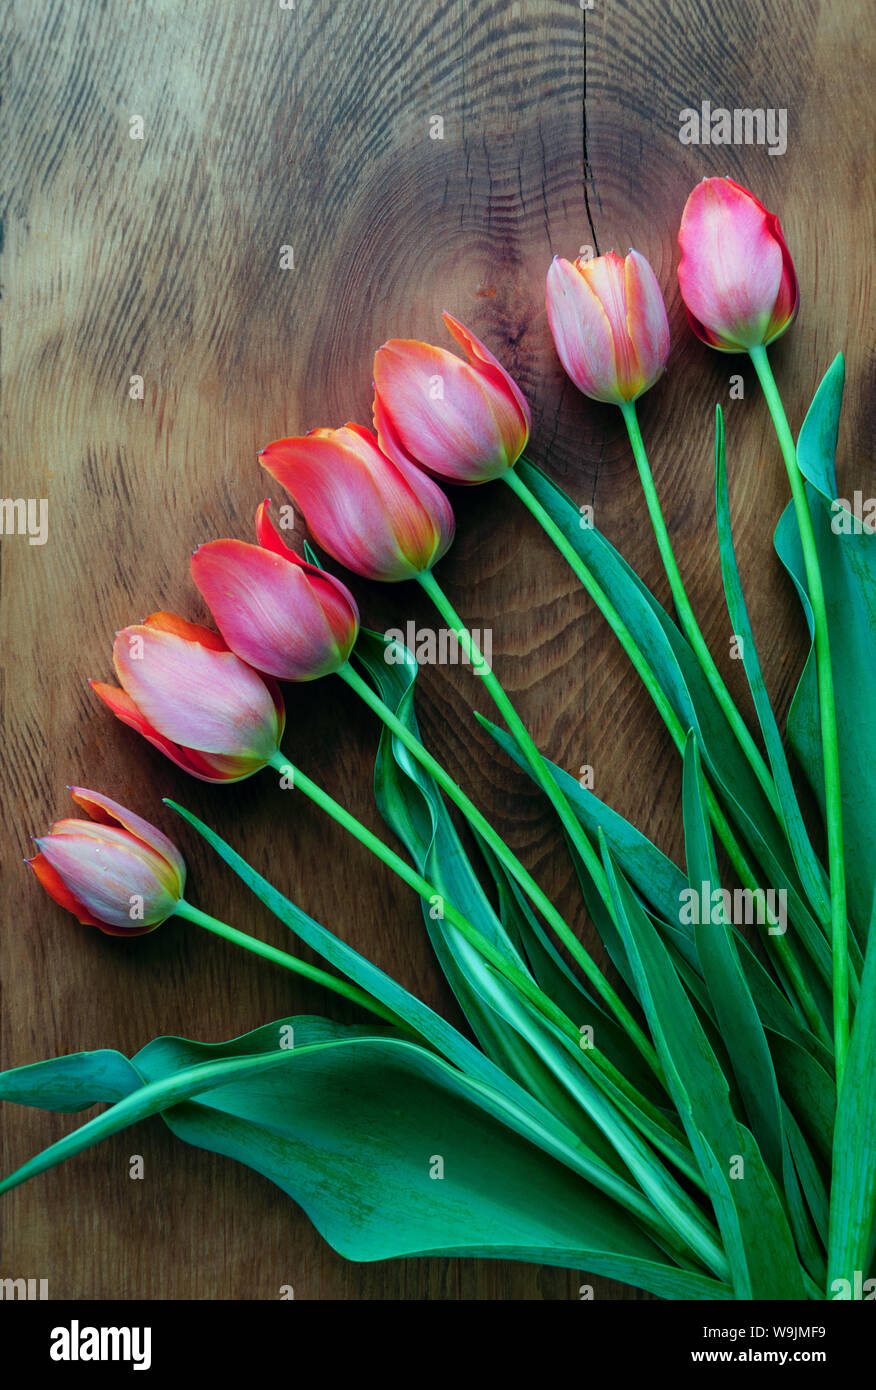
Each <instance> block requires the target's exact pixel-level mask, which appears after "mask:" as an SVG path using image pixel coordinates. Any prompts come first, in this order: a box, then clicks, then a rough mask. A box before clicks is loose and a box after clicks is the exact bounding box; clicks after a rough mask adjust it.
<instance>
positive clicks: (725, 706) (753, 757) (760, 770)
mask: <svg viewBox="0 0 876 1390" xmlns="http://www.w3.org/2000/svg"><path fill="white" fill-rule="evenodd" d="M620 412H621V414H622V415H623V417H624V424H625V425H626V427H627V434H628V435H629V437H630V444H631V445H632V449H633V457H634V458H635V460H636V467H637V468H638V470H639V478H640V480H641V483H642V491H643V493H644V495H645V503H646V505H647V507H648V515H649V516H650V518H651V525H652V527H653V529H654V536H655V538H656V540H657V548H658V550H659V551H660V558H661V560H662V561H663V568H664V570H665V571H666V577H667V579H668V580H669V588H670V590H671V592H672V600H673V602H674V604H675V609H676V612H677V613H678V617H679V620H680V622H681V626H682V629H683V630H684V633H685V635H686V637H687V640H688V641H689V642H690V644H691V647H692V648H693V651H694V655H695V656H696V658H697V660H698V661H699V663H700V666H701V668H702V671H703V674H704V675H705V677H706V680H707V681H708V683H709V686H710V687H711V690H712V693H713V694H714V696H715V699H716V700H717V701H718V704H719V705H720V706H721V709H722V710H723V712H724V715H725V717H726V719H727V722H728V724H729V725H730V727H731V729H732V730H733V732H734V734H735V735H736V738H737V740H738V742H739V746H740V748H741V749H742V751H743V753H744V754H745V756H746V758H747V759H748V762H749V764H750V765H751V769H752V771H753V773H754V775H755V777H756V778H757V780H758V782H759V783H760V785H761V787H762V788H763V792H764V795H765V796H766V798H767V801H768V802H769V804H770V806H771V807H772V809H773V811H774V812H775V815H776V818H777V820H778V822H779V824H780V825H782V826H784V816H783V814H782V806H781V801H780V800H779V794H778V791H777V789H776V784H775V781H774V780H773V776H772V773H771V772H770V770H769V768H768V767H767V765H766V761H765V760H764V758H763V757H762V756H761V753H760V750H759V749H758V747H757V744H756V743H755V741H754V739H753V738H752V736H751V733H750V732H749V729H748V726H747V725H746V723H745V720H744V719H743V718H742V715H741V714H740V713H739V710H738V709H737V708H736V705H735V704H734V702H733V696H732V695H731V694H730V691H729V690H728V689H727V686H726V685H725V683H724V679H723V677H722V675H721V673H720V671H719V670H718V668H717V666H716V665H715V660H714V657H713V656H712V653H711V652H710V651H709V648H708V646H707V645H706V640H705V638H704V637H703V634H702V632H701V631H700V626H699V623H698V622H697V620H696V615H695V614H694V611H693V609H692V608H691V605H690V600H689V598H688V596H687V592H686V590H685V587H684V581H683V580H682V577H681V571H680V570H679V568H678V564H677V562H676V559H675V554H674V552H673V549H672V543H671V541H670V539H669V532H668V531H667V529H666V522H665V521H664V519H663V512H662V510H661V508H660V499H659V497H658V496H657V489H656V487H655V486H654V478H653V475H652V473H651V466H650V464H649V463H648V455H647V454H646V452H645V444H644V441H643V439H642V432H641V430H640V429H639V420H638V417H637V415H636V407H635V403H634V402H633V401H626V402H625V403H624V404H623V405H622V406H621V407H620Z"/></svg>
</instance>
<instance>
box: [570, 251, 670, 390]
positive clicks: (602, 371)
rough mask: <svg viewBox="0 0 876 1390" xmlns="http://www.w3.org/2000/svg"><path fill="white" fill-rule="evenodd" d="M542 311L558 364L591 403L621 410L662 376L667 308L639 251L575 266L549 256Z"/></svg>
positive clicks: (666, 345)
mask: <svg viewBox="0 0 876 1390" xmlns="http://www.w3.org/2000/svg"><path fill="white" fill-rule="evenodd" d="M547 311H548V321H549V322H550V327H551V333H552V334H553V339H554V343H555V344H556V349H557V353H558V355H559V358H560V361H561V362H562V364H563V367H564V368H565V370H566V372H567V374H568V375H569V376H570V377H571V379H572V381H573V382H574V383H575V385H576V386H577V387H578V390H579V391H582V392H583V393H584V395H585V396H590V397H591V399H592V400H595V401H610V402H611V403H612V404H613V405H624V404H625V403H626V402H628V401H634V400H636V399H637V398H638V397H639V396H641V395H642V392H643V391H647V390H648V388H649V387H650V386H653V385H654V382H655V381H656V380H657V378H658V377H659V376H662V374H663V372H664V370H665V368H666V359H667V357H668V356H669V324H668V322H667V318H666V306H665V304H664V303H663V295H662V294H661V293H660V286H659V285H658V284H657V278H656V276H655V274H654V272H653V270H652V269H651V267H650V265H649V264H648V262H647V261H646V260H645V257H644V256H640V255H639V253H638V251H630V253H629V255H628V256H627V257H626V258H624V257H623V256H618V255H617V254H616V252H614V251H609V252H608V254H607V255H605V256H597V257H595V258H594V259H592V260H589V261H587V260H581V259H580V258H579V259H578V260H576V261H574V262H571V261H564V260H563V259H562V258H561V257H559V256H555V257H554V260H553V262H552V264H551V267H550V270H549V271H548V275H547Z"/></svg>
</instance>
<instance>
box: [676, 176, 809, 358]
mask: <svg viewBox="0 0 876 1390" xmlns="http://www.w3.org/2000/svg"><path fill="white" fill-rule="evenodd" d="M678 244H679V246H680V247H681V263H680V265H679V267H678V281H679V284H680V286H681V295H682V298H683V300H684V303H685V307H686V309H687V316H688V320H689V322H690V326H691V328H692V329H693V331H694V333H696V335H697V337H698V338H702V340H703V342H704V343H708V344H709V346H710V347H714V348H718V349H719V350H720V351H721V352H746V351H748V350H750V349H751V348H754V347H766V345H767V344H768V343H772V342H774V341H775V339H776V338H778V337H780V336H781V335H782V333H784V332H785V329H786V328H789V327H790V326H791V324H792V323H793V322H794V319H795V318H796V316H797V309H798V307H799V304H800V289H799V286H798V284H797V276H796V273H795V271H794V263H793V261H792V260H791V257H790V254H789V252H788V248H787V246H786V245H785V238H784V237H783V236H782V229H781V227H780V226H779V219H778V218H777V217H776V216H775V215H774V214H773V213H771V212H767V210H766V208H765V207H764V206H763V204H762V203H759V202H758V200H757V198H755V196H754V194H753V193H749V191H748V189H747V188H742V187H740V185H739V184H738V183H734V182H733V180H732V179H703V181H702V183H699V184H697V186H696V188H695V189H694V191H693V192H692V193H691V195H690V197H689V198H688V200H687V202H686V204H685V207H684V212H683V213H682V218H681V228H680V230H679V233H678Z"/></svg>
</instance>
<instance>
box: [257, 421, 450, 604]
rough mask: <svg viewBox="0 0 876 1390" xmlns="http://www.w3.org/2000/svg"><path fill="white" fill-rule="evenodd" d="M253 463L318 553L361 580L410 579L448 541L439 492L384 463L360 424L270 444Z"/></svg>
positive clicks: (445, 505) (402, 467)
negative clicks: (296, 513) (287, 500)
mask: <svg viewBox="0 0 876 1390" xmlns="http://www.w3.org/2000/svg"><path fill="white" fill-rule="evenodd" d="M260 458H261V461H262V465H263V467H264V468H266V469H267V470H268V472H269V473H270V474H271V476H272V477H273V478H276V480H277V482H278V483H279V484H280V486H281V487H284V488H285V489H286V491H287V492H288V493H289V494H290V495H291V496H292V498H293V499H294V501H295V502H296V504H297V505H298V506H299V507H300V509H301V511H302V512H303V513H304V517H305V520H306V521H307V525H308V527H309V528H310V531H311V534H312V535H313V537H314V539H315V540H316V542H317V543H318V544H319V545H321V546H322V548H323V550H326V551H328V553H329V555H332V556H334V558H335V559H336V560H337V561H339V563H340V564H342V565H346V566H347V568H348V569H351V570H353V571H354V572H355V573H356V574H361V575H364V577H365V578H366V579H385V580H389V581H395V580H402V579H411V578H413V576H414V575H416V574H419V573H421V572H422V571H423V570H428V569H431V568H432V566H433V565H434V564H436V563H437V561H438V560H439V559H440V558H441V556H442V555H443V554H444V552H445V551H446V550H447V548H448V546H449V545H450V543H451V541H452V540H453V531H454V521H453V511H452V509H451V506H450V503H449V502H448V500H447V498H446V497H445V496H444V493H443V492H442V491H441V489H440V488H439V487H438V486H437V485H436V484H435V483H433V482H432V480H431V479H430V478H427V477H426V475H425V474H424V473H421V472H420V470H419V469H418V468H415V467H413V466H412V465H411V464H408V463H405V462H402V461H400V460H396V461H394V462H393V461H391V460H390V459H388V458H387V457H386V455H385V454H383V453H381V451H380V449H379V448H378V445H377V440H376V438H375V436H374V435H373V434H372V433H371V431H370V430H366V429H363V428H362V426H361V425H355V424H347V425H345V426H344V428H343V429H339V430H328V429H318V430H311V431H310V433H309V434H305V435H300V436H298V437H297V438H292V439H278V440H276V441H275V442H274V443H273V444H269V445H268V446H267V448H266V449H263V450H262V452H261V455H260Z"/></svg>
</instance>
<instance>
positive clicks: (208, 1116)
mask: <svg viewBox="0 0 876 1390" xmlns="http://www.w3.org/2000/svg"><path fill="white" fill-rule="evenodd" d="M290 1029H291V1030H292V1032H293V1035H294V1046H292V1047H289V1046H287V1045H284V1043H283V1042H282V1041H281V1039H283V1037H284V1035H285V1034H288V1032H289V1030H290ZM80 1059H81V1066H82V1078H81V1084H80V1093H79V1096H78V1100H79V1102H80V1103H81V1105H83V1106H84V1105H87V1104H89V1103H92V1102H93V1101H94V1100H95V1099H103V1098H104V1096H105V1088H103V1087H102V1086H101V1085H100V1083H99V1082H98V1085H97V1091H96V1092H95V1076H94V1065H93V1062H92V1060H91V1055H90V1054H84V1057H83V1055H82V1054H80V1055H79V1058H73V1059H71V1058H64V1059H59V1061H50V1062H46V1063H42V1064H38V1065H37V1066H32V1067H28V1068H24V1069H22V1071H23V1072H25V1073H26V1075H24V1076H23V1075H22V1074H21V1072H14V1071H13V1072H7V1073H3V1074H2V1075H0V1097H12V1098H14V1099H16V1100H17V1101H19V1102H20V1103H25V1104H36V1105H41V1104H45V1103H46V1102H47V1101H48V1102H49V1103H51V1102H52V1100H54V1099H57V1097H58V1087H59V1085H60V1086H61V1089H62V1091H63V1092H65V1094H64V1095H63V1096H62V1099H63V1100H64V1101H65V1108H67V1104H66V1102H69V1099H70V1086H71V1082H72V1080H73V1078H74V1075H75V1071H76V1067H77V1065H79V1063H80ZM59 1062H60V1064H61V1065H59ZM124 1062H125V1059H121V1061H120V1063H119V1066H120V1067H121V1066H123V1065H124ZM128 1065H129V1066H130V1067H131V1068H132V1070H133V1071H134V1072H135V1073H136V1074H139V1075H140V1076H142V1080H143V1084H140V1085H138V1086H136V1087H135V1088H133V1089H132V1090H131V1091H130V1093H129V1094H128V1095H127V1096H125V1097H124V1098H123V1099H121V1100H119V1101H118V1102H117V1103H116V1104H115V1105H113V1106H112V1107H111V1108H110V1109H109V1110H107V1111H105V1112H104V1113H103V1114H101V1115H99V1116H97V1117H96V1118H95V1119H92V1120H90V1121H88V1122H87V1123H86V1124H84V1125H82V1126H81V1127H80V1128H79V1129H78V1130H76V1131H74V1133H73V1134H72V1135H68V1136H67V1137H66V1138H65V1139H62V1140H61V1141H59V1143H57V1144H55V1145H52V1146H51V1147H50V1148H49V1149H48V1150H46V1151H45V1152H44V1154H42V1155H41V1156H40V1157H39V1159H38V1160H36V1161H32V1163H31V1164H30V1165H26V1167H25V1169H23V1170H20V1171H19V1173H18V1174H14V1175H13V1176H12V1179H11V1180H10V1179H7V1182H6V1185H7V1186H9V1185H11V1183H12V1182H13V1181H22V1180H24V1179H25V1178H27V1177H29V1176H32V1175H34V1174H35V1173H36V1172H39V1171H43V1170H45V1168H47V1167H50V1166H52V1164H54V1163H57V1162H61V1161H62V1160H63V1159H64V1158H66V1157H69V1156H70V1155H71V1154H73V1153H77V1152H80V1151H81V1150H82V1149H83V1148H86V1147H87V1146H88V1145H90V1144H92V1143H95V1142H97V1141H98V1140H100V1139H103V1138H105V1137H107V1136H108V1135H110V1134H113V1133H115V1132H117V1131H118V1130H120V1129H123V1128H125V1127H127V1126H128V1125H130V1124H132V1123H135V1122H136V1121H138V1120H140V1119H143V1118H145V1117H146V1116H148V1115H152V1114H161V1115H162V1116H163V1118H164V1120H165V1122H166V1123H167V1125H168V1126H169V1128H171V1130H172V1131H173V1132H174V1133H175V1134H176V1135H177V1136H178V1137H179V1138H181V1139H183V1140H185V1141H186V1142H187V1143H190V1144H194V1145H196V1146H197V1147H200V1148H205V1149H209V1150H211V1151H212V1152H215V1153H221V1154H225V1155H227V1156H229V1157H232V1158H234V1159H236V1160H237V1161H238V1162H242V1163H244V1164H246V1165H247V1166H248V1167H250V1168H252V1169H254V1170H255V1171H257V1172H259V1173H261V1174H263V1175H264V1176H265V1177H267V1178H269V1179H270V1180H271V1181H272V1182H274V1183H276V1184H277V1186H279V1187H280V1188H281V1189H282V1190H283V1191H285V1192H287V1193H288V1194H289V1195H290V1196H291V1197H293V1198H294V1200H295V1201H297V1202H298V1203H300V1205H301V1206H302V1207H303V1208H304V1210H305V1211H306V1212H307V1214H308V1216H309V1217H310V1219H311V1220H312V1221H313V1223H314V1225H315V1226H316V1227H317V1229H318V1230H319V1231H320V1232H321V1233H322V1235H323V1236H324V1237H325V1238H326V1239H327V1240H328V1241H329V1243H330V1244H331V1245H332V1246H333V1247H334V1248H335V1249H336V1250H338V1251H339V1252H340V1253H341V1254H343V1255H345V1256H346V1257H347V1258H348V1259H353V1260H378V1259H389V1258H394V1257H399V1256H411V1255H426V1254H428V1255H467V1256H487V1257H491V1258H508V1259H519V1260H528V1261H533V1262H536V1263H539V1264H555V1265H559V1266H564V1267H567V1268H575V1269H584V1270H588V1271H590V1272H592V1273H594V1274H603V1275H606V1276H608V1277H610V1278H616V1279H622V1280H624V1281H625V1282H627V1283H631V1284H634V1285H636V1286H638V1287H641V1288H646V1289H649V1290H650V1291H651V1292H654V1293H657V1294H658V1295H659V1296H661V1297H664V1298H704V1299H711V1298H727V1297H728V1296H730V1290H729V1289H728V1288H727V1286H726V1285H723V1284H721V1283H719V1282H718V1281H715V1280H710V1279H708V1278H705V1277H703V1276H700V1275H697V1274H695V1273H691V1272H689V1271H687V1270H682V1269H676V1268H673V1267H672V1266H671V1265H670V1264H667V1263H666V1261H665V1259H664V1257H663V1255H662V1253H661V1251H660V1249H659V1247H657V1246H656V1245H655V1244H654V1243H653V1242H652V1241H650V1240H649V1239H648V1238H647V1237H646V1236H645V1235H644V1234H643V1233H642V1232H641V1231H640V1230H638V1229H637V1227H636V1225H635V1224H634V1222H633V1221H632V1220H631V1219H630V1218H629V1217H628V1216H626V1215H625V1214H624V1213H623V1212H621V1211H620V1209H619V1208H618V1207H617V1206H616V1205H615V1204H614V1203H612V1202H610V1201H608V1200H607V1199H606V1198H605V1197H603V1196H602V1195H601V1194H599V1193H598V1192H596V1191H595V1190H594V1189H592V1188H590V1187H589V1186H588V1185H587V1184H586V1183H582V1182H581V1181H580V1179H578V1178H577V1177H576V1176H575V1175H574V1174H573V1173H571V1172H570V1171H569V1170H568V1169H567V1168H566V1167H564V1166H563V1165H562V1164H560V1163H555V1162H554V1161H553V1160H551V1159H549V1158H547V1157H546V1156H545V1155H544V1154H543V1153H541V1152H539V1150H538V1149H537V1148H535V1147H534V1146H533V1145H531V1144H530V1143H528V1142H527V1141H526V1140H525V1139H523V1138H522V1137H521V1136H520V1135H519V1134H517V1133H516V1132H515V1131H514V1130H513V1129H510V1128H508V1127H507V1125H505V1124H504V1123H503V1121H502V1119H501V1118H500V1116H501V1111H502V1106H501V1101H500V1102H499V1104H498V1107H497V1108H494V1107H496V1098H495V1096H494V1095H491V1094H490V1093H489V1092H488V1091H487V1090H486V1088H482V1087H481V1086H479V1085H478V1083H476V1082H474V1081H473V1080H471V1078H468V1077H465V1076H463V1075H462V1074H461V1073H460V1072H459V1071H458V1070H456V1069H455V1068H453V1067H451V1066H450V1065H448V1063H446V1062H444V1061H443V1060H442V1059H441V1058H440V1057H438V1056H437V1055H436V1054H435V1053H433V1052H429V1051H427V1050H425V1049H423V1048H421V1047H418V1046H416V1045H415V1044H412V1043H409V1042H407V1041H406V1040H403V1039H401V1038H399V1037H390V1036H379V1035H372V1036H367V1035H365V1032H364V1030H363V1029H362V1028H358V1029H356V1030H353V1032H352V1034H351V1033H350V1032H348V1030H346V1029H344V1028H343V1027H342V1026H341V1025H332V1024H329V1023H328V1022H327V1021H325V1020H311V1019H307V1018H292V1019H285V1020H280V1021H279V1022H278V1023H276V1024H273V1025H269V1026H268V1027H266V1028H261V1029H259V1030H257V1031H256V1032H255V1033H253V1034H249V1035H247V1036H246V1037H244V1038H238V1039H235V1040H234V1041H233V1042H232V1043H226V1044H221V1045H218V1046H217V1045H212V1046H210V1045H204V1044H199V1043H190V1042H187V1041H186V1040H185V1039H157V1040H156V1041H155V1042H154V1043H152V1044H149V1045H148V1046H147V1047H146V1048H144V1049H143V1050H142V1051H141V1052H140V1053H138V1054H137V1055H136V1056H135V1057H134V1058H132V1060H131V1063H130V1064H128Z"/></svg>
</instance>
